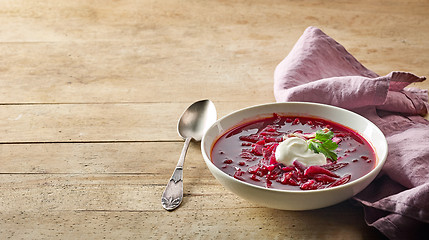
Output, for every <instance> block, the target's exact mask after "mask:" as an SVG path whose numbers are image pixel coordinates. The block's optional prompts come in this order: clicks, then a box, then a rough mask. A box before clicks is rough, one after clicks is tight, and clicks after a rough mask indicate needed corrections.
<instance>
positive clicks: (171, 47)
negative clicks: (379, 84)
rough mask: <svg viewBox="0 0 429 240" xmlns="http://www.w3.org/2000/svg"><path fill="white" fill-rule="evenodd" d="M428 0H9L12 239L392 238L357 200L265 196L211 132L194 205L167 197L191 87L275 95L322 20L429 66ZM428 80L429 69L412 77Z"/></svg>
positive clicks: (5, 204) (6, 212)
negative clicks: (222, 170) (233, 189)
mask: <svg viewBox="0 0 429 240" xmlns="http://www.w3.org/2000/svg"><path fill="white" fill-rule="evenodd" d="M427 10H429V1H427V0H411V1H394V2H391V1H370V0H362V1H293V0H288V1H281V0H268V1H263V0H250V1H249V0H247V1H245V0H234V1H227V0H218V1H200V0H192V1H178V0H166V1H154V0H141V1H135V0H117V1H98V0H91V1H87V0H77V1H65V0H58V1H53V0H52V1H23V0H6V1H0V33H1V34H0V190H1V191H0V239H9V238H10V239H103V238H106V239H145V238H149V239H171V238H179V239H225V238H231V239H383V236H381V235H380V233H378V232H377V231H376V230H375V229H373V228H370V227H368V226H366V224H365V222H364V220H363V211H362V208H361V207H360V206H356V205H354V203H353V202H351V201H345V202H343V203H341V204H338V205H335V206H332V207H329V208H324V209H320V210H314V211H303V212H293V211H278V210H272V209H267V208H262V207H260V206H257V205H255V204H253V203H250V202H247V201H245V200H242V199H241V198H239V197H237V196H235V195H234V194H232V193H230V192H229V191H227V190H226V189H224V188H223V187H222V186H221V185H220V184H219V183H218V182H217V181H216V180H215V179H214V177H213V176H212V175H211V174H210V172H209V171H208V169H207V168H206V166H205V163H204V161H203V159H202V156H201V152H200V148H199V147H200V146H199V144H198V143H195V142H192V144H191V146H190V148H189V152H188V154H187V157H186V161H185V171H184V176H185V181H184V187H185V196H184V201H183V203H182V206H181V207H180V208H179V209H177V210H175V211H173V212H167V211H164V210H163V209H162V207H161V204H160V196H161V193H162V191H163V189H164V186H165V184H166V183H167V181H168V179H169V178H170V175H171V173H172V171H173V168H174V166H175V164H176V162H177V160H178V157H179V154H180V151H181V148H182V145H183V140H182V139H181V138H180V137H179V136H178V135H177V132H176V124H177V120H178V117H179V116H180V114H181V113H182V112H183V110H184V109H185V108H186V107H187V106H188V105H189V104H190V103H191V102H193V101H195V100H199V99H205V98H209V99H211V100H213V101H214V103H215V105H216V108H217V110H218V116H219V117H221V116H224V115H226V114H227V113H229V112H231V111H234V110H237V109H240V108H242V107H246V106H250V105H255V104H262V103H266V102H272V101H274V96H273V72H274V69H275V67H276V65H277V64H278V63H279V62H280V61H281V60H282V59H283V58H284V57H286V55H287V54H288V52H289V51H290V49H291V48H292V47H293V45H294V44H295V42H296V41H297V39H298V38H299V37H300V36H301V34H302V33H303V31H304V30H305V28H307V27H308V26H317V27H319V28H321V29H322V30H323V31H324V32H326V33H327V34H328V35H330V36H332V37H333V38H334V39H336V40H337V41H338V42H339V43H341V44H342V45H343V46H344V47H345V48H346V49H347V50H348V51H349V52H350V53H352V54H353V55H354V56H355V57H356V58H357V59H358V60H359V61H361V62H362V63H363V64H364V65H365V66H366V67H368V68H369V69H371V70H373V71H375V72H376V73H378V74H380V75H384V74H388V73H389V72H391V71H410V72H413V73H415V74H416V75H419V76H429V70H428V69H429V68H428V66H429V59H428V58H427V56H428V55H429V45H428V44H427V43H428V40H427V39H429V31H428V29H429V20H428V19H427ZM413 86H416V87H419V88H423V89H429V82H428V81H426V82H422V83H418V84H413Z"/></svg>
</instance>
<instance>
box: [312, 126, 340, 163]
mask: <svg viewBox="0 0 429 240" xmlns="http://www.w3.org/2000/svg"><path fill="white" fill-rule="evenodd" d="M333 137H334V133H333V132H332V131H328V132H325V131H323V130H318V131H317V132H316V137H315V138H312V139H310V140H308V141H307V142H308V148H309V149H310V150H313V151H314V152H315V153H322V154H323V155H325V156H326V157H327V158H330V159H332V160H333V161H337V158H338V156H337V154H336V153H335V152H334V150H335V149H337V147H338V144H337V143H335V142H333V141H332V138H333Z"/></svg>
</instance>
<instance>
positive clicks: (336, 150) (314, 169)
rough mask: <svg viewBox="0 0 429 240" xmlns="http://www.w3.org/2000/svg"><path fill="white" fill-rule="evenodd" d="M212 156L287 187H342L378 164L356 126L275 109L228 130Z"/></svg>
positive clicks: (226, 167)
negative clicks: (284, 112)
mask: <svg viewBox="0 0 429 240" xmlns="http://www.w3.org/2000/svg"><path fill="white" fill-rule="evenodd" d="M211 159H212V161H213V163H214V164H215V165H216V166H217V167H218V168H219V169H221V170H222V171H223V172H225V173H227V174H228V175H230V176H233V177H234V178H236V179H239V180H241V181H244V182H247V183H250V184H254V185H258V186H262V187H267V188H273V189H285V190H315V189H323V188H330V187H335V186H339V185H342V184H345V183H347V182H350V181H353V180H356V179H358V178H360V177H362V176H363V175H365V174H367V173H369V172H370V171H371V170H372V169H373V168H374V167H375V164H376V155H375V152H374V150H373V148H372V147H371V145H370V144H369V143H368V142H367V141H366V140H365V139H364V138H363V137H362V136H360V135H359V134H358V133H356V132H354V131H353V130H351V129H349V128H347V127H345V126H342V125H340V124H338V123H334V122H331V121H327V120H324V119H320V118H314V117H297V116H281V115H278V114H275V113H274V114H273V116H272V117H267V118H261V119H256V120H254V121H250V122H246V123H243V124H241V125H238V126H235V127H233V128H232V129H230V130H229V131H227V132H226V133H224V134H223V135H222V136H221V137H219V138H218V139H217V141H216V142H215V143H214V145H213V147H212V151H211Z"/></svg>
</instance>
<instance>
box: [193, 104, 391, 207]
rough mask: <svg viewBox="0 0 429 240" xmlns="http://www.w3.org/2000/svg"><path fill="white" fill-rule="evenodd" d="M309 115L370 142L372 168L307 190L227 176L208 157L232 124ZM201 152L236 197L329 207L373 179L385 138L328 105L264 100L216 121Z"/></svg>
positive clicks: (261, 202)
mask: <svg viewBox="0 0 429 240" xmlns="http://www.w3.org/2000/svg"><path fill="white" fill-rule="evenodd" d="M272 113H279V114H280V115H283V114H287V115H296V116H312V117H319V118H322V119H326V120H330V121H333V122H337V123H340V124H341V125H344V126H347V127H349V128H351V129H353V130H355V131H356V132H358V133H359V134H360V135H361V136H363V137H364V138H365V139H366V140H367V141H368V142H370V143H371V144H372V146H373V148H374V149H375V152H376V155H377V160H376V166H375V168H374V169H373V170H372V171H371V172H369V173H368V174H366V175H364V176H363V177H361V178H359V179H357V180H354V181H351V182H349V183H346V184H344V185H341V186H337V187H333V188H328V189H320V190H307V191H289V190H277V189H269V188H264V187H259V186H256V185H253V184H250V183H246V182H243V181H240V180H237V179H235V178H234V177H232V176H229V175H227V174H226V173H224V172H223V171H221V170H220V169H219V168H217V167H216V166H215V165H214V164H213V162H212V160H211V149H212V147H213V144H214V142H215V141H216V140H217V138H218V137H220V136H221V135H222V134H223V133H225V132H226V131H228V130H229V129H231V128H232V127H234V126H236V125H238V124H240V123H242V122H246V121H249V120H252V119H258V118H260V117H263V116H264V115H267V116H268V115H271V116H272ZM201 151H202V154H203V157H204V161H205V162H206V164H207V167H208V168H209V170H210V171H211V173H212V174H213V175H214V176H215V178H216V179H217V180H218V181H219V182H220V183H221V184H222V185H223V186H225V187H226V188H227V189H229V190H230V191H232V192H233V193H235V194H237V195H238V196H240V197H242V198H244V199H247V200H249V201H252V202H255V203H257V204H259V205H262V206H265V207H269V208H276V209H284V210H310V209H317V208H322V207H327V206H331V205H334V204H337V203H339V202H342V201H344V200H346V199H348V198H351V197H352V196H354V195H355V194H357V193H359V192H360V191H362V190H363V189H364V188H365V187H366V186H368V185H369V183H370V182H371V181H372V180H374V178H375V177H376V176H377V174H378V173H379V172H380V170H381V168H382V167H383V164H384V162H385V161H386V156H387V141H386V138H385V136H384V135H383V133H382V132H381V131H380V129H379V128H378V127H377V126H375V125H374V124H373V123H372V122H370V121H369V120H367V119H366V118H364V117H362V116H360V115H358V114H356V113H353V112H351V111H348V110H345V109H342V108H338V107H333V106H329V105H323V104H316V103H303V102H289V103H268V104H263V105H257V106H252V107H248V108H244V109H241V110H238V111H235V112H233V113H231V114H228V115H227V116H225V117H223V118H221V119H219V120H218V121H216V122H215V123H214V124H213V125H212V126H211V127H210V128H209V129H208V130H207V132H206V134H205V135H204V136H203V139H202V141H201Z"/></svg>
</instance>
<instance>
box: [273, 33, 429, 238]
mask: <svg viewBox="0 0 429 240" xmlns="http://www.w3.org/2000/svg"><path fill="white" fill-rule="evenodd" d="M424 80H425V77H417V76H416V75H414V74H411V73H406V72H391V73H390V74H388V75H386V76H379V75H377V74H376V73H374V72H373V71H371V70H369V69H367V68H366V67H364V66H363V65H362V64H361V63H359V62H358V61H357V60H356V59H355V58H354V57H353V56H352V55H351V54H350V53H348V52H347V51H346V49H345V48H344V47H343V46H341V45H340V44H339V43H338V42H336V41H335V40H334V39H332V38H331V37H329V36H327V35H326V34H325V33H323V32H322V31H321V30H320V29H318V28H315V27H309V28H307V29H306V30H305V32H304V34H303V35H302V36H301V37H300V39H299V40H298V42H297V43H296V44H295V46H294V47H293V49H292V50H291V51H290V53H289V55H288V56H287V57H286V58H285V59H284V60H283V61H282V62H281V63H280V64H279V65H278V66H277V67H276V70H275V74H274V95H275V98H276V101H277V102H289V101H304V102H317V103H324V104H330V105H334V106H338V107H342V108H346V109H349V110H351V111H354V112H356V113H358V114H361V115H362V116H364V117H366V118H368V119H369V120H370V121H372V122H373V123H375V124H376V125H377V126H378V127H379V128H380V129H381V131H382V132H383V133H384V134H385V136H386V138H387V142H388V145H389V151H388V157H387V160H386V163H385V165H384V167H383V169H382V171H381V172H380V174H379V176H377V178H376V180H375V181H374V182H372V183H371V184H370V185H369V186H368V187H367V188H366V189H365V190H363V191H362V192H361V193H359V194H358V195H356V196H355V197H354V200H356V201H358V202H360V203H361V204H362V205H363V206H364V211H365V221H366V222H367V224H368V225H370V226H374V227H375V228H377V229H378V230H379V231H380V232H382V233H383V234H384V235H385V236H387V237H388V238H390V239H419V238H420V239H423V238H426V237H428V236H429V122H428V121H427V120H426V119H424V118H423V117H422V116H424V115H425V114H427V111H428V108H429V107H428V106H429V105H428V103H427V102H428V94H427V90H419V89H415V88H408V89H407V88H405V87H406V86H408V85H409V84H410V83H413V82H420V81H424Z"/></svg>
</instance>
